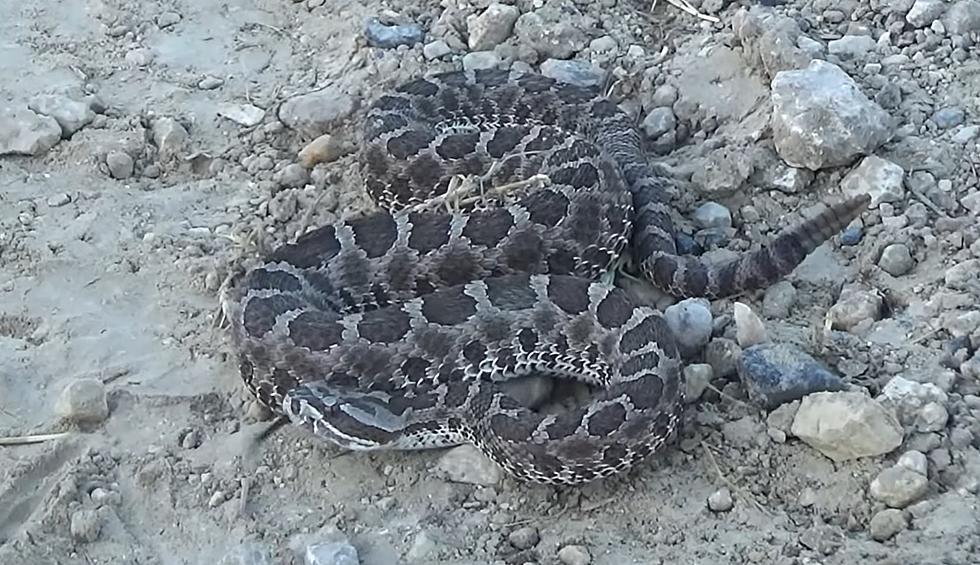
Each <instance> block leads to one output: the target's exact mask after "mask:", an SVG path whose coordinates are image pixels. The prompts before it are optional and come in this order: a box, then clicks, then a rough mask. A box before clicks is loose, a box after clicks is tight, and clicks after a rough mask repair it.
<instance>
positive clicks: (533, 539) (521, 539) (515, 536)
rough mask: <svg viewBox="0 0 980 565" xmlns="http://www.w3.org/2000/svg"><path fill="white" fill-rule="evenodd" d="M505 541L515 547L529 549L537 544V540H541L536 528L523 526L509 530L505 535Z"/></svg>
mask: <svg viewBox="0 0 980 565" xmlns="http://www.w3.org/2000/svg"><path fill="white" fill-rule="evenodd" d="M507 541H509V542H510V544H511V545H512V546H514V547H516V548H517V549H531V548H532V547H534V546H536V545H538V542H539V541H541V536H540V535H538V529H537V528H533V527H531V526H524V527H522V528H517V529H516V530H514V531H513V532H511V533H510V534H509V535H508V536H507Z"/></svg>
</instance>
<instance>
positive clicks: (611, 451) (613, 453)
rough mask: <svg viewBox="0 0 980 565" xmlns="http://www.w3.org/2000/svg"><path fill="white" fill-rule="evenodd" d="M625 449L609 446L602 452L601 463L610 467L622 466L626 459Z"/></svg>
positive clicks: (618, 446)
mask: <svg viewBox="0 0 980 565" xmlns="http://www.w3.org/2000/svg"><path fill="white" fill-rule="evenodd" d="M626 454H627V451H626V448H625V447H623V446H622V445H617V444H615V443H613V444H610V445H609V446H607V447H606V449H605V450H603V452H602V462H603V463H605V464H606V465H609V466H611V467H618V466H619V465H622V462H623V460H625V459H626Z"/></svg>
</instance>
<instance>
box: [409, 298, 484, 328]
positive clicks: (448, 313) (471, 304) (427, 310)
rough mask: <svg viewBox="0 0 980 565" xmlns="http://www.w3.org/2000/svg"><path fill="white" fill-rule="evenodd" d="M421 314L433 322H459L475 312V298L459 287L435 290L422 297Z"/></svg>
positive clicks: (446, 323)
mask: <svg viewBox="0 0 980 565" xmlns="http://www.w3.org/2000/svg"><path fill="white" fill-rule="evenodd" d="M422 314H424V315H425V318H426V319H427V320H428V321H429V322H431V323H433V324H442V325H444V326H452V325H456V324H461V323H463V322H465V321H466V320H467V319H469V317H470V316H472V315H473V314H476V300H474V299H473V298H471V297H470V296H467V295H466V294H463V292H461V291H460V290H459V289H450V290H446V291H442V292H435V293H432V294H430V295H428V296H424V297H423V298H422Z"/></svg>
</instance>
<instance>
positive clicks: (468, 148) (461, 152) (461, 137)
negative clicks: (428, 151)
mask: <svg viewBox="0 0 980 565" xmlns="http://www.w3.org/2000/svg"><path fill="white" fill-rule="evenodd" d="M479 142H480V134H478V133H475V132H466V133H454V134H450V135H447V136H446V137H444V138H443V139H442V141H440V142H439V145H438V146H436V154H437V155H439V156H440V157H442V158H443V159H446V160H447V161H454V160H457V159H463V158H465V157H467V156H468V155H470V154H472V153H473V151H474V149H476V145H477V143H479Z"/></svg>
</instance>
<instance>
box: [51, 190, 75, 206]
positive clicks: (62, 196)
mask: <svg viewBox="0 0 980 565" xmlns="http://www.w3.org/2000/svg"><path fill="white" fill-rule="evenodd" d="M47 202H48V206H51V207H52V208H59V207H61V206H64V205H66V204H68V203H70V202H71V195H70V194H68V193H67V192H59V193H58V194H55V195H53V196H50V197H49V198H48V200H47Z"/></svg>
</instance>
